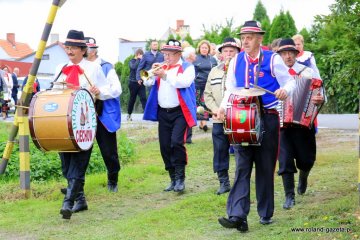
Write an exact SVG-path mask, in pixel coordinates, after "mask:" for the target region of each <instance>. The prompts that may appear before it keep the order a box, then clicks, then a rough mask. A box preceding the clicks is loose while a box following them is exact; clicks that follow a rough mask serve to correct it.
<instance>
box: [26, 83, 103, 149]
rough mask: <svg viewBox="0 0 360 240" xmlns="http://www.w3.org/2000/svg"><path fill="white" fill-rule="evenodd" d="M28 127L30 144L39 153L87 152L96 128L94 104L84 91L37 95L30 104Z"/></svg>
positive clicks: (54, 90)
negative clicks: (31, 141) (32, 143)
mask: <svg viewBox="0 0 360 240" xmlns="http://www.w3.org/2000/svg"><path fill="white" fill-rule="evenodd" d="M29 125H30V134H31V137H32V140H33V142H34V144H35V145H36V146H37V147H38V148H39V149H40V150H43V151H58V152H79V151H85V150H88V149H90V148H91V146H92V145H93V142H94V138H95V135H96V127H97V121H96V112H95V106H94V100H93V98H92V96H91V94H90V93H89V92H88V91H87V90H85V89H78V90H73V89H52V90H47V91H44V92H39V93H37V94H36V95H35V96H34V97H33V98H32V100H31V103H30V109H29Z"/></svg>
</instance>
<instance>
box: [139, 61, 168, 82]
mask: <svg viewBox="0 0 360 240" xmlns="http://www.w3.org/2000/svg"><path fill="white" fill-rule="evenodd" d="M165 65H167V62H162V63H161V64H160V65H159V66H157V67H155V68H152V69H150V70H149V71H146V70H145V69H143V70H141V71H140V78H141V80H143V81H144V82H145V81H147V80H149V79H150V78H152V77H153V76H154V72H155V71H157V70H159V69H160V68H162V67H163V66H165Z"/></svg>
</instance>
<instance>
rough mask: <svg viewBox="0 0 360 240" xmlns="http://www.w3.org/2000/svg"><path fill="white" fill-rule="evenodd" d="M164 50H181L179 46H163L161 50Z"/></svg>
mask: <svg viewBox="0 0 360 240" xmlns="http://www.w3.org/2000/svg"><path fill="white" fill-rule="evenodd" d="M165 49H173V50H179V51H181V50H182V48H181V47H180V46H171V45H164V46H163V47H162V48H161V50H165Z"/></svg>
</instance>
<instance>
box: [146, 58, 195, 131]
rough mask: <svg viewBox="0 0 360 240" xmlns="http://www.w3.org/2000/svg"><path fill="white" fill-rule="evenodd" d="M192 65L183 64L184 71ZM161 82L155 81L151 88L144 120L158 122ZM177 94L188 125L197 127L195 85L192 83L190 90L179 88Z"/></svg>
mask: <svg viewBox="0 0 360 240" xmlns="http://www.w3.org/2000/svg"><path fill="white" fill-rule="evenodd" d="M190 65H191V63H188V62H185V61H184V62H183V63H182V66H181V67H182V69H183V71H185V69H186V68H187V67H188V66H190ZM159 82H160V80H155V84H154V86H153V87H152V88H151V91H150V95H149V98H148V100H147V102H146V107H145V110H144V116H143V119H144V120H150V121H158V107H159V105H158V93H159ZM176 90H177V94H178V97H179V102H180V107H181V111H182V112H183V114H184V117H185V120H186V123H187V125H188V126H189V127H193V126H196V124H197V122H196V98H195V84H194V83H192V84H191V85H190V87H188V88H178V89H176Z"/></svg>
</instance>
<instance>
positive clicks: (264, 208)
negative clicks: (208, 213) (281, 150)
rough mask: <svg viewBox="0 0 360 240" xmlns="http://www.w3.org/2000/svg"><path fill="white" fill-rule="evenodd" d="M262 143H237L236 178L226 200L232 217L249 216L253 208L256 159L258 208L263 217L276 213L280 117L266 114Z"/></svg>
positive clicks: (235, 149)
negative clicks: (252, 179)
mask: <svg viewBox="0 0 360 240" xmlns="http://www.w3.org/2000/svg"><path fill="white" fill-rule="evenodd" d="M264 131H265V132H264V134H263V139H262V142H261V146H244V147H243V146H241V145H234V153H235V160H236V172H235V181H234V184H233V187H232V188H231V191H230V193H229V197H228V200H227V206H226V207H227V214H228V216H229V217H241V218H246V217H247V215H248V214H249V211H250V177H251V172H252V168H253V164H254V163H255V186H256V199H257V211H258V214H259V216H260V217H272V216H273V213H274V171H275V165H276V159H277V154H278V147H279V117H278V115H276V114H264Z"/></svg>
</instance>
